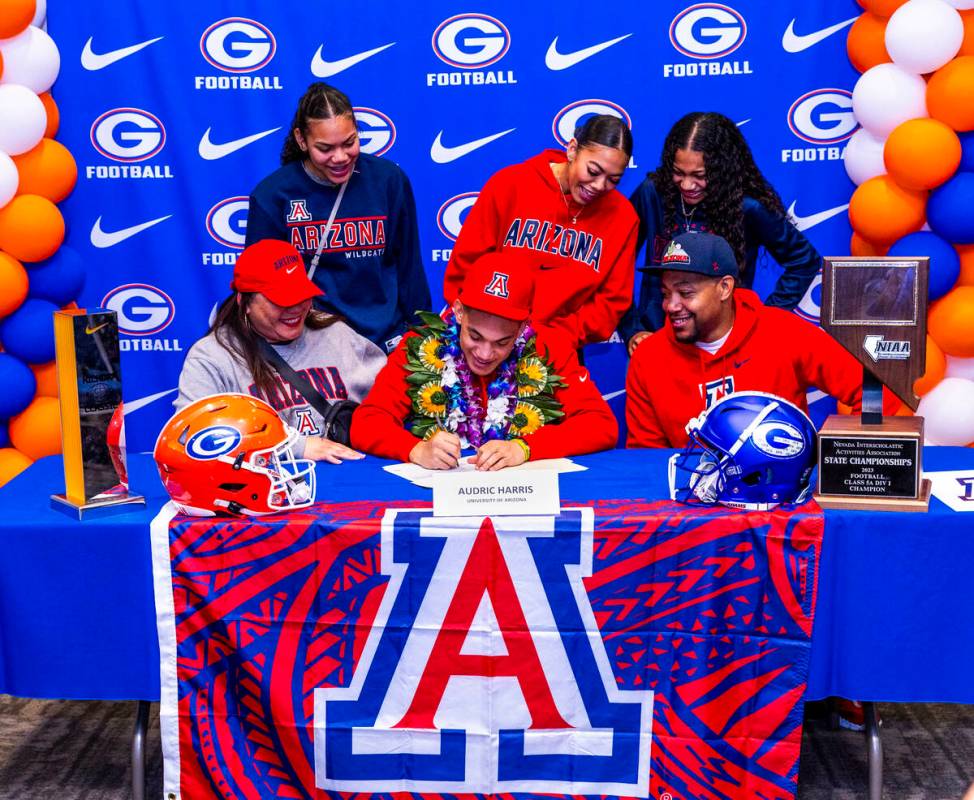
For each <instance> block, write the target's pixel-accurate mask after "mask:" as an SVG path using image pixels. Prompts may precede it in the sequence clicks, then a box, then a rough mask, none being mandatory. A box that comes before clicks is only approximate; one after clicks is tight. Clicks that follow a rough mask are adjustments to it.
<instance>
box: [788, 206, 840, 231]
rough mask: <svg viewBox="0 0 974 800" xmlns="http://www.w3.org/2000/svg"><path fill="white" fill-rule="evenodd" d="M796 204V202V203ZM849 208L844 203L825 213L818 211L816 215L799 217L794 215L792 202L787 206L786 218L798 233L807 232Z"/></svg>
mask: <svg viewBox="0 0 974 800" xmlns="http://www.w3.org/2000/svg"><path fill="white" fill-rule="evenodd" d="M796 202H797V201H796ZM848 207H849V204H848V203H846V204H845V205H844V206H836V207H835V208H829V209H826V210H825V211H819V212H818V213H817V214H809V215H808V216H807V217H800V216H798V214H796V213H795V203H794V202H793V203H792V204H791V205H790V206H788V216H789V217H791V218H792V220H794V222H795V227H796V228H798V230H800V231H807V230H808V229H809V228H814V227H815V226H816V225H818V224H819V223H821V222H825V220H827V219H832V217H834V216H836V215H837V214H841V213H842V212H843V211H845V210H846V209H847V208H848Z"/></svg>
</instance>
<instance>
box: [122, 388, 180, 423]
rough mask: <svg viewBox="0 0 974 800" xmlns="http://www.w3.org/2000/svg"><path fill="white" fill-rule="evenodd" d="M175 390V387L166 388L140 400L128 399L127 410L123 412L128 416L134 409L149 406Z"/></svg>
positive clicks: (126, 402)
mask: <svg viewBox="0 0 974 800" xmlns="http://www.w3.org/2000/svg"><path fill="white" fill-rule="evenodd" d="M175 391H176V390H175V389H166V391H164V392H156V393H155V394H150V395H149V396H148V397H140V398H139V399H138V400H126V401H125V410H124V411H123V413H124V414H125V416H126V417H127V416H128V415H129V414H131V413H132V412H133V411H138V410H139V409H140V408H142V407H143V406H147V405H149V403H154V402H155V401H156V400H159V399H161V398H163V397H165V396H166V395H167V394H172V393H173V392H175Z"/></svg>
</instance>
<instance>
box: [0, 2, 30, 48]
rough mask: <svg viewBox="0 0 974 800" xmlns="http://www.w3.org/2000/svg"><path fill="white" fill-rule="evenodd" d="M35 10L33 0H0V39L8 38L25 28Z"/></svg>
mask: <svg viewBox="0 0 974 800" xmlns="http://www.w3.org/2000/svg"><path fill="white" fill-rule="evenodd" d="M36 11H37V5H36V3H35V2H34V0H0V39H9V38H10V37H11V36H16V35H17V34H18V33H20V32H21V31H23V30H25V29H26V28H27V26H28V25H30V21H31V20H32V19H34V14H35V12H36Z"/></svg>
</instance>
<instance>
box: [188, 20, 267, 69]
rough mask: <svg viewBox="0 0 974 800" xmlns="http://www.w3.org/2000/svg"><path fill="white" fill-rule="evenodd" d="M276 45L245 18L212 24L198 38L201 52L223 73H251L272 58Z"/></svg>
mask: <svg viewBox="0 0 974 800" xmlns="http://www.w3.org/2000/svg"><path fill="white" fill-rule="evenodd" d="M276 51H277V42H276V41H275V40H274V34H273V33H271V31H270V29H269V28H267V27H266V26H265V25H261V24H260V23H259V22H257V21H256V20H252V19H247V18H246V17H228V18H227V19H221V20H220V21H219V22H214V23H213V24H212V25H210V27H209V28H207V29H206V30H205V31H203V35H202V36H201V37H200V52H201V53H202V54H203V58H205V59H206V60H207V61H208V62H209V63H210V64H211V65H212V66H214V67H216V68H217V69H222V70H223V71H224V72H237V73H239V72H254V71H255V70H258V69H260V68H261V67H263V66H266V65H267V63H268V62H269V61H270V60H271V59H272V58H274V53H275V52H276Z"/></svg>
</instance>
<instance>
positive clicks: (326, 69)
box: [311, 42, 395, 78]
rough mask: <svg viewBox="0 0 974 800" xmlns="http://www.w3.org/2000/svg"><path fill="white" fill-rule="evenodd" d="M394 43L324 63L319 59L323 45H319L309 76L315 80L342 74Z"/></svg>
mask: <svg viewBox="0 0 974 800" xmlns="http://www.w3.org/2000/svg"><path fill="white" fill-rule="evenodd" d="M394 44H395V42H389V44H384V45H382V47H375V48H373V49H372V50H364V51H363V52H361V53H356V54H355V55H352V56H346V57H345V58H340V59H339V60H338V61H325V59H323V58H322V57H321V51H322V49H323V48H324V45H323V44H322V45H319V46H318V50H317V52H316V53H315V54H314V57H313V58H312V59H311V74H312V75H314V76H315V77H316V78H330V77H331V76H332V75H337V74H338V73H339V72H344V71H345V70H347V69H348V68H349V67H354V66H355V65H356V64H358V63H359V62H360V61H365V59H367V58H372V56H374V55H375V54H376V53H381V52H382V51H383V50H385V49H387V48H389V47H392V46H393V45H394Z"/></svg>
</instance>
